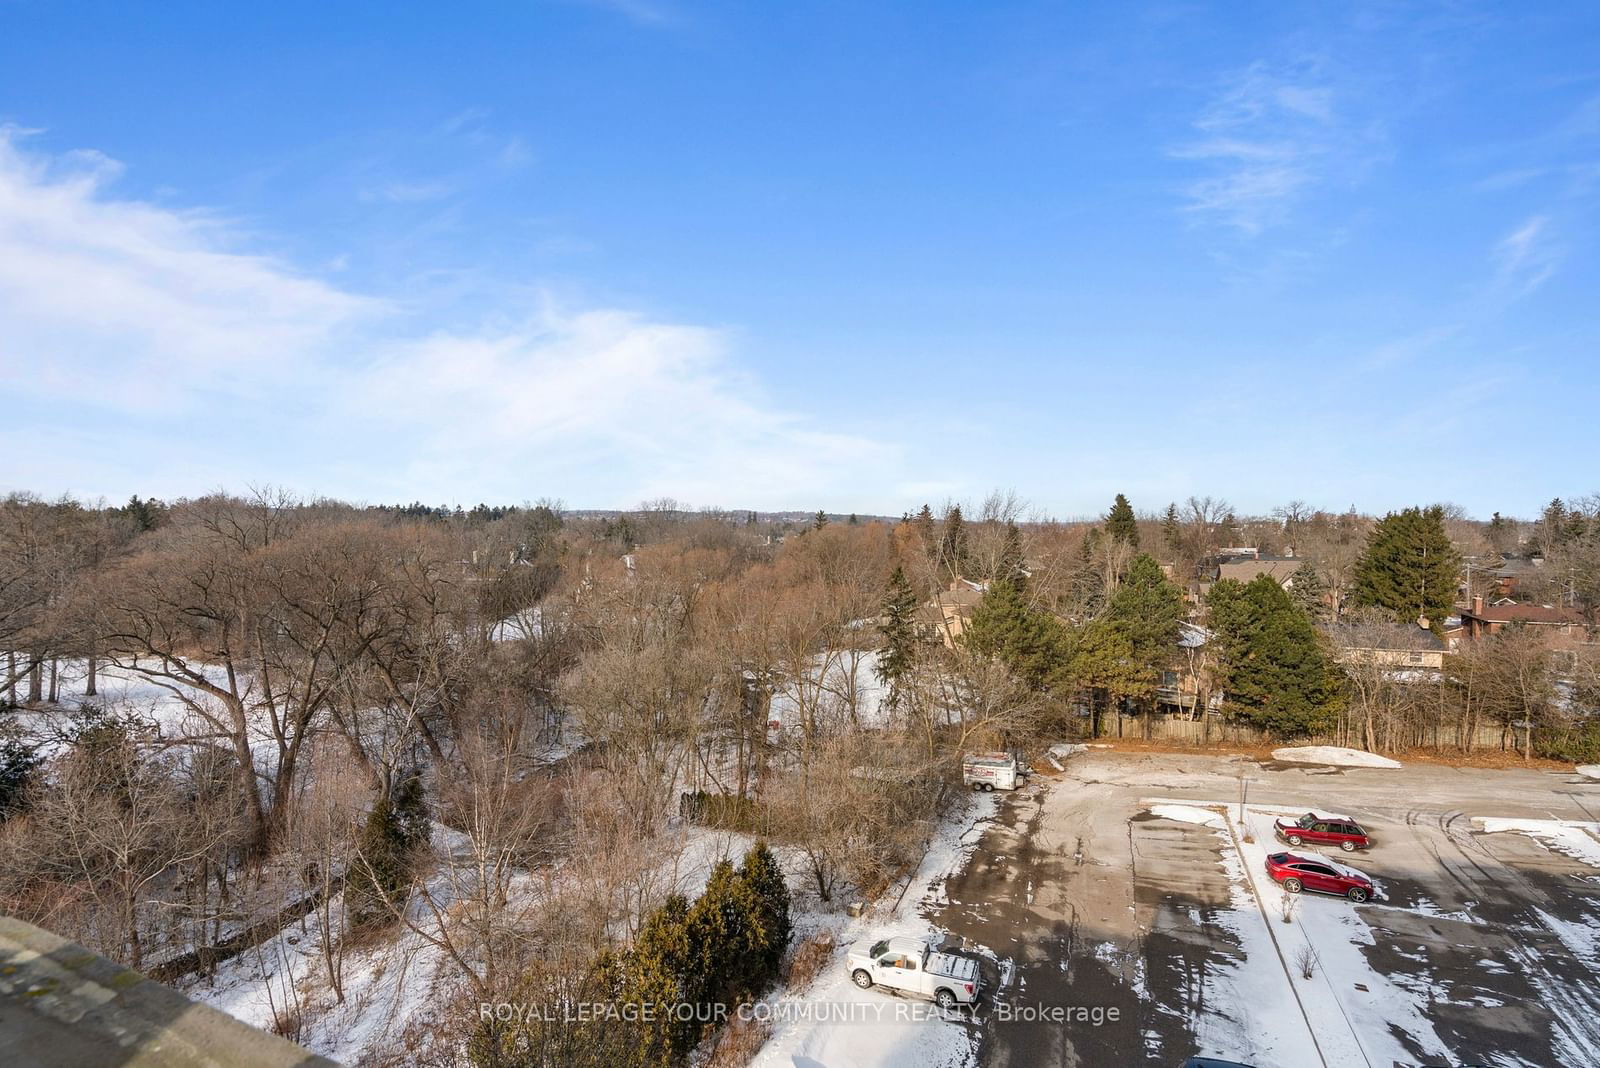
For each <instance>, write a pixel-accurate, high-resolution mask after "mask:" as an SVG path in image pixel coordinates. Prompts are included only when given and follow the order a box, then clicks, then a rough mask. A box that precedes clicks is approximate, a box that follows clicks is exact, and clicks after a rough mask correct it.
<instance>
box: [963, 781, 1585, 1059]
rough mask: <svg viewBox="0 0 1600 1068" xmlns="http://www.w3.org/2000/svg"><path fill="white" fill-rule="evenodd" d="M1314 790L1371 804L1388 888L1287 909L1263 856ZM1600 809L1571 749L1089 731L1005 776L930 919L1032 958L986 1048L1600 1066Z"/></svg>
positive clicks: (1364, 864)
mask: <svg viewBox="0 0 1600 1068" xmlns="http://www.w3.org/2000/svg"><path fill="white" fill-rule="evenodd" d="M1241 777H1244V778H1247V779H1249V780H1250V782H1249V784H1248V788H1249V807H1248V808H1241V806H1240V804H1239V798H1240V791H1241V783H1240V779H1241ZM1313 807H1314V808H1318V809H1327V810H1335V811H1341V812H1344V813H1346V814H1348V815H1351V816H1353V817H1355V818H1356V819H1358V820H1361V821H1362V822H1363V823H1364V824H1365V825H1366V826H1367V829H1368V831H1369V833H1371V834H1372V835H1373V838H1374V846H1373V848H1372V849H1370V850H1368V851H1365V852H1362V853H1357V854H1354V855H1349V854H1344V853H1339V852H1338V851H1337V850H1335V851H1334V854H1335V857H1336V859H1338V860H1340V861H1341V862H1345V863H1349V864H1351V865H1353V866H1355V867H1357V868H1359V869H1361V870H1362V871H1364V872H1365V873H1366V874H1368V875H1369V876H1371V877H1372V878H1373V879H1374V880H1375V882H1376V884H1377V887H1378V890H1379V896H1378V898H1377V899H1376V900H1375V901H1373V902H1370V903H1368V904H1364V905H1355V904H1352V903H1349V902H1346V901H1344V900H1342V899H1338V898H1331V897H1326V896H1320V895H1312V894H1302V895H1299V896H1298V897H1296V898H1295V899H1294V901H1293V902H1292V904H1291V908H1292V910H1293V911H1292V913H1291V915H1290V920H1289V922H1285V921H1284V919H1283V908H1284V906H1283V900H1284V896H1285V895H1284V894H1283V893H1282V891H1281V890H1280V889H1279V888H1278V887H1277V886H1276V884H1274V883H1272V882H1271V881H1270V880H1269V879H1267V878H1266V876H1265V874H1264V872H1263V871H1262V860H1263V858H1264V855H1265V853H1266V852H1267V851H1275V850H1277V849H1281V848H1284V847H1283V846H1282V845H1281V843H1277V842H1275V841H1273V840H1272V837H1271V825H1272V819H1273V817H1274V815H1276V814H1290V813H1298V812H1301V811H1304V810H1306V809H1309V808H1313ZM1596 812H1600V784H1593V783H1589V784H1585V783H1583V782H1582V781H1581V780H1578V779H1576V778H1575V777H1574V776H1570V775H1564V774H1559V773H1552V772H1541V771H1486V770H1483V769H1456V768H1449V767H1441V766H1431V765H1428V766H1416V767H1407V768H1404V769H1400V770H1379V769H1365V768H1362V769H1354V768H1351V769H1332V768H1311V767H1300V766H1293V765H1282V764H1276V763H1261V762H1258V761H1254V760H1250V759H1247V758H1242V757H1216V756H1201V755H1194V754H1152V753H1128V752H1117V751H1111V750H1090V751H1089V752H1087V753H1082V754H1079V755H1077V756H1074V757H1073V758H1072V760H1071V762H1070V763H1069V764H1068V765H1067V771H1066V773H1065V774H1062V775H1059V776H1056V777H1054V778H1051V779H1041V781H1038V782H1036V783H1035V784H1033V785H1031V786H1029V787H1027V788H1026V789H1024V790H1022V791H1019V792H1018V793H1016V794H1011V795H1008V796H1007V797H1006V798H1005V799H1004V801H1003V802H1002V803H1001V805H1000V807H999V810H998V813H997V816H996V818H995V820H994V821H993V822H992V823H991V824H990V825H989V826H988V828H987V830H986V831H985V833H984V834H983V836H982V838H981V839H980V842H979V845H978V848H977V850H976V852H975V853H974V854H973V856H972V858H971V860H970V862H969V863H968V864H967V866H966V867H965V869H964V870H963V871H962V872H961V873H959V874H957V875H956V876H954V877H952V878H951V879H950V880H949V881H948V882H947V884H946V886H945V894H946V897H947V899H948V904H946V905H945V906H944V907H943V908H942V909H941V910H940V911H939V912H938V913H937V914H936V915H935V916H934V917H933V918H934V919H935V921H936V922H937V923H939V924H940V925H941V926H942V927H944V928H945V929H946V930H948V931H949V932H950V933H951V934H952V935H953V936H957V937H961V938H965V939H968V940H970V941H971V942H973V943H976V944H979V945H982V946H986V947H988V948H989V949H990V950H992V951H993V952H994V953H995V954H996V955H997V957H998V958H1000V959H1002V960H1009V961H1010V963H1011V965H1012V967H1011V968H1009V969H1007V972H1006V976H1005V981H1004V982H1003V984H1001V987H1000V989H998V990H997V991H996V992H995V994H994V996H993V997H992V999H991V1000H990V1003H989V1004H988V1005H987V1006H986V1007H985V1009H984V1012H983V1014H982V1019H981V1025H980V1029H981V1033H982V1038H981V1042H982V1046H981V1049H980V1061H981V1063H983V1064H986V1065H1017V1066H1023V1065H1086V1066H1098V1065H1135V1064H1163V1065H1177V1064H1180V1063H1181V1062H1182V1061H1183V1059H1184V1058H1185V1057H1187V1056H1190V1055H1193V1054H1197V1053H1198V1054H1205V1055H1209V1056H1214V1057H1229V1058H1233V1059H1237V1060H1240V1061H1244V1062H1246V1063H1251V1064H1255V1065H1258V1066H1259V1068H1273V1066H1276V1065H1290V1064H1293V1065H1302V1064H1311V1065H1317V1064H1322V1065H1329V1066H1333V1065H1339V1066H1344V1065H1365V1066H1370V1068H1392V1066H1394V1065H1442V1064H1485V1065H1573V1064H1600V869H1597V868H1596V867H1595V866H1594V863H1595V860H1596V856H1600V842H1596V841H1594V839H1593V837H1592V833H1591V831H1590V830H1589V829H1588V828H1585V827H1581V826H1571V825H1570V824H1592V823H1593V822H1594V820H1595V813H1596ZM1481 817H1491V818H1501V819H1517V820H1524V821H1570V823H1569V826H1567V827H1566V828H1564V829H1563V831H1562V833H1563V834H1567V835H1575V836H1577V838H1575V839H1571V841H1577V842H1578V843H1579V845H1580V846H1582V845H1584V844H1585V843H1593V846H1594V851H1593V852H1592V853H1589V854H1585V853H1583V852H1582V850H1581V849H1580V850H1579V851H1578V852H1577V853H1576V854H1575V853H1574V852H1573V850H1571V849H1567V848H1565V847H1564V846H1562V844H1561V843H1560V842H1557V843H1556V845H1555V846H1554V847H1553V846H1552V844H1551V841H1550V840H1549V839H1545V838H1537V837H1534V836H1532V835H1531V834H1529V833H1519V832H1518V831H1507V830H1499V831H1497V832H1496V833H1489V832H1487V831H1485V830H1484V824H1482V823H1481V822H1480V821H1479V818H1481ZM1585 836H1588V837H1585ZM1569 844H1570V843H1569ZM1586 861H1587V862H1586ZM1308 958H1309V960H1308ZM1308 964H1309V969H1308V968H1307V965H1308ZM1308 971H1309V974H1307V972H1308ZM1095 1009H1098V1010H1099V1011H1098V1012H1093V1011H1092V1010H1095ZM1112 1010H1115V1011H1112Z"/></svg>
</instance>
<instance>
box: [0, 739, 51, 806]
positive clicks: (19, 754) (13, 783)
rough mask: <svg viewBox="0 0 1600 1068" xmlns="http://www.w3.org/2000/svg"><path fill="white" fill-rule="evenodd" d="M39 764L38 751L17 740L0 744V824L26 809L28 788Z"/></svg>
mask: <svg viewBox="0 0 1600 1068" xmlns="http://www.w3.org/2000/svg"><path fill="white" fill-rule="evenodd" d="M41 763H43V760H42V759H41V758H40V756H39V753H38V751H37V750H36V749H34V747H33V746H31V745H26V744H24V743H23V742H22V741H21V740H19V739H17V738H7V739H6V740H5V742H4V743H0V822H4V821H5V820H6V819H8V818H10V817H11V816H14V815H16V814H17V813H19V812H22V811H23V810H24V809H25V808H26V807H27V804H28V788H29V787H30V786H32V785H33V780H34V773H35V772H37V771H38V768H39V765H40V764H41Z"/></svg>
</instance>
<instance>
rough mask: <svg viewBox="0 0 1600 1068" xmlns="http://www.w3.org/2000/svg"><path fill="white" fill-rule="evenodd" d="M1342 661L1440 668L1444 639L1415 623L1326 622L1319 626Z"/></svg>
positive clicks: (1397, 667)
mask: <svg viewBox="0 0 1600 1068" xmlns="http://www.w3.org/2000/svg"><path fill="white" fill-rule="evenodd" d="M1319 629H1320V630H1321V631H1322V632H1323V633H1324V634H1326V635H1327V636H1328V638H1329V640H1330V641H1332V643H1333V647H1334V651H1335V655H1336V656H1337V658H1338V659H1339V661H1340V662H1341V663H1345V664H1374V665H1377V666H1379V667H1382V668H1388V669H1392V670H1393V671H1394V672H1402V671H1403V672H1415V671H1430V672H1431V671H1441V670H1443V668H1444V658H1445V654H1446V653H1448V652H1449V651H1450V646H1449V643H1448V642H1447V641H1445V640H1444V639H1442V638H1440V637H1439V636H1438V635H1436V634H1434V633H1433V631H1431V630H1428V629H1427V628H1426V627H1419V626H1417V625H1416V624H1415V623H1329V624H1326V625H1324V626H1322V627H1320V628H1319Z"/></svg>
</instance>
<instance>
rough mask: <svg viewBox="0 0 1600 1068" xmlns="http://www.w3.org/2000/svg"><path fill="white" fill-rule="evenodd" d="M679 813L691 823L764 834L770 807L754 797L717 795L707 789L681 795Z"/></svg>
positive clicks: (743, 832) (742, 832)
mask: <svg viewBox="0 0 1600 1068" xmlns="http://www.w3.org/2000/svg"><path fill="white" fill-rule="evenodd" d="M678 815H679V816H681V817H683V818H684V819H686V820H688V821H689V822H690V823H698V824H700V825H701V826H704V827H714V828H716V829H717V830H719V831H738V832H740V833H741V834H761V833H763V831H764V830H765V827H766V824H767V811H766V807H765V806H764V805H762V804H761V802H759V801H757V800H755V799H754V798H749V797H739V796H737V795H735V794H713V793H707V792H706V791H705V790H696V791H694V792H693V793H686V794H683V795H682V796H680V797H679V798H678Z"/></svg>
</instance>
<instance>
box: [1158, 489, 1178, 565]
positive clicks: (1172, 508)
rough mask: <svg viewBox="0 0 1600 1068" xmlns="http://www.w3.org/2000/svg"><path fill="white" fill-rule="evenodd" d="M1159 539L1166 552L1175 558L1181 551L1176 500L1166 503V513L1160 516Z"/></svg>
mask: <svg viewBox="0 0 1600 1068" xmlns="http://www.w3.org/2000/svg"><path fill="white" fill-rule="evenodd" d="M1161 540H1162V541H1163V542H1165V543H1166V546H1167V552H1169V553H1171V554H1172V556H1173V558H1174V559H1176V558H1177V557H1178V556H1180V555H1182V553H1183V526H1182V524H1180V523H1179V522H1178V505H1177V502H1173V503H1172V504H1169V505H1167V514H1166V515H1164V516H1162V517H1161Z"/></svg>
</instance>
